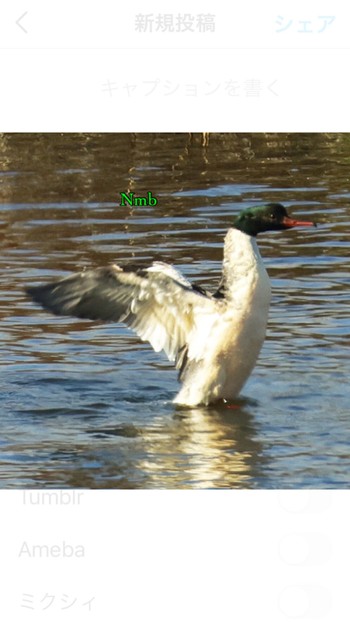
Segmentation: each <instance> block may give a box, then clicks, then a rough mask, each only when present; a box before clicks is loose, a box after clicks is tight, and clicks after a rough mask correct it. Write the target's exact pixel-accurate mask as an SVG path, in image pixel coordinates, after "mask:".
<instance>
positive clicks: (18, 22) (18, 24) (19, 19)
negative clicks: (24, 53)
mask: <svg viewBox="0 0 350 622" xmlns="http://www.w3.org/2000/svg"><path fill="white" fill-rule="evenodd" d="M27 13H28V11H26V12H25V13H23V15H21V17H19V18H18V19H17V20H16V24H17V26H19V27H20V28H21V29H22V30H23V32H25V33H26V34H28V30H26V29H25V28H24V26H22V24H20V21H21V19H23V17H25V16H26V15H27Z"/></svg>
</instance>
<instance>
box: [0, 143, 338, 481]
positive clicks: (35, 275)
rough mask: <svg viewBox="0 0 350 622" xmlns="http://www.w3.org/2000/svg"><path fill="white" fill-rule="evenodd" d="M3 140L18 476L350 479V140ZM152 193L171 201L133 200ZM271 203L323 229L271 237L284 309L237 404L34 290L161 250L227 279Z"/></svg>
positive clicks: (5, 421) (270, 263)
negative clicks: (44, 301) (183, 384)
mask: <svg viewBox="0 0 350 622" xmlns="http://www.w3.org/2000/svg"><path fill="white" fill-rule="evenodd" d="M2 152H3V153H2V155H3V158H2V161H3V168H2V171H1V172H0V197H1V204H0V228H1V231H2V236H1V246H2V248H1V258H0V262H1V271H0V279H1V303H0V315H1V329H0V330H1V333H0V348H1V380H0V382H1V387H0V390H1V406H0V424H1V436H0V485H1V486H2V487H29V486H30V487H36V486H40V487H88V488H101V487H104V488H205V487H209V488H242V487H246V488H295V487H296V488H304V487H312V488H340V487H348V484H349V479H350V476H349V473H350V451H349V447H350V408H349V404H350V390H349V383H348V378H349V342H350V338H349V333H350V320H349V309H350V305H349V302H350V296H349V283H350V276H349V274H350V271H349V264H350V260H349V255H350V254H349V241H348V239H349V236H348V228H349V227H348V222H349V215H350V211H349V202H350V177H349V174H348V170H349V168H348V161H349V157H350V139H349V137H348V136H347V135H327V136H325V135H248V134H245V135H236V136H235V135H224V134H222V135H211V136H210V141H209V147H207V148H204V147H202V146H201V140H200V137H198V136H192V137H191V136H190V135H186V134H181V135H180V134H178V135H128V134H125V135H119V136H118V135H104V136H103V135H102V136H98V135H89V136H81V135H80V136H79V135H66V136H65V135H46V136H30V135H22V136H21V135H14V136H11V135H10V136H8V137H7V139H6V140H5V141H4V142H3V144H2ZM147 190H150V191H152V194H153V195H154V196H156V197H158V205H157V206H155V207H135V208H132V207H120V206H119V202H120V196H119V193H120V192H121V191H133V192H134V193H135V195H136V196H140V195H141V196H142V194H143V193H145V192H146V191H147ZM267 201H280V202H282V203H284V204H285V205H286V206H288V209H289V211H290V212H291V213H292V214H293V215H297V216H298V217H302V218H308V219H313V220H317V221H318V223H319V226H318V228H317V229H315V230H307V231H306V230H293V231H289V232H283V233H276V234H264V235H262V236H261V238H260V249H261V253H262V255H263V257H264V259H265V262H266V266H267V268H268V271H269V274H270V277H271V281H272V286H273V299H272V305H271V313H270V322H269V327H268V334H267V338H266V342H265V345H264V347H263V350H262V353H261V356H260V359H259V362H258V364H257V366H256V368H255V370H254V372H253V374H252V376H251V377H250V379H249V381H248V382H247V384H246V386H245V387H244V389H243V391H242V396H241V397H240V399H239V400H237V404H236V406H237V407H236V408H234V409H232V408H230V409H229V408H223V407H220V408H218V407H210V408H195V409H188V410H184V409H181V410H178V409H176V408H175V407H174V406H173V404H172V399H173V397H174V396H175V394H176V392H177V390H178V385H177V379H176V377H177V374H176V372H175V371H174V370H173V368H172V366H171V365H170V364H169V363H168V361H167V360H166V358H165V356H164V355H159V354H156V353H154V352H153V350H152V349H151V348H150V347H149V346H148V345H147V344H144V343H141V342H140V341H139V340H138V339H137V337H135V336H134V335H133V333H131V332H130V331H129V330H128V329H126V328H124V327H122V326H120V325H112V324H108V325H104V324H101V323H97V322H83V321H79V320H73V319H69V318H59V319H58V318H55V317H52V316H50V315H48V314H46V313H44V312H43V311H41V310H40V309H38V308H37V307H35V305H34V304H32V303H30V302H29V301H27V300H26V298H25V296H24V294H23V289H24V287H25V286H26V285H28V284H30V283H39V282H44V281H45V280H48V279H50V278H53V277H57V276H62V275H65V274H67V273H69V272H70V271H73V270H77V269H81V268H82V267H83V266H101V265H105V264H108V263H109V262H111V261H115V262H117V263H121V264H122V263H123V261H129V262H132V263H145V264H147V263H149V262H150V261H152V260H153V259H157V260H162V261H168V262H170V263H174V264H176V266H177V267H178V268H180V269H181V270H182V271H183V273H184V274H185V275H186V276H187V277H188V278H190V279H193V280H196V282H197V283H198V284H200V285H202V286H204V287H206V288H209V289H210V288H211V287H212V288H215V286H216V285H217V283H218V280H219V278H220V266H221V258H222V245H223V237H224V234H225V231H226V229H227V227H228V226H229V225H230V222H231V218H232V215H234V214H236V213H237V212H238V211H239V210H240V209H242V207H245V206H248V205H255V204H260V203H264V202H267Z"/></svg>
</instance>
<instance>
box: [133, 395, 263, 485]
mask: <svg viewBox="0 0 350 622" xmlns="http://www.w3.org/2000/svg"><path fill="white" fill-rule="evenodd" d="M256 436H257V430H256V423H255V422H254V420H253V417H252V415H251V414H250V412H249V403H248V402H247V400H240V401H237V402H236V404H234V405H229V404H222V405H220V406H215V407H210V408H208V407H203V408H201V407H196V408H192V409H183V410H176V411H175V412H174V414H173V417H172V418H171V420H170V422H169V423H168V425H167V426H165V427H164V420H163V422H162V424H161V422H160V423H159V428H158V429H157V428H154V427H152V429H149V430H148V432H146V433H144V434H143V437H144V441H145V444H146V449H147V459H146V460H144V461H142V464H140V465H139V467H140V468H141V469H142V470H143V471H144V472H146V473H147V476H148V477H147V479H148V485H149V486H150V487H152V488H157V487H161V488H252V487H254V486H255V485H256V480H257V478H258V477H259V465H260V467H261V466H262V462H263V460H264V459H263V457H262V445H261V443H260V442H258V441H257V440H255V439H256ZM160 455H161V456H162V460H161V461H159V456H160ZM147 487H148V486H147Z"/></svg>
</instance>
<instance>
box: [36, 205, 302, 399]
mask: <svg viewBox="0 0 350 622" xmlns="http://www.w3.org/2000/svg"><path fill="white" fill-rule="evenodd" d="M297 226H314V223H313V222H309V221H302V220H293V219H292V218H290V217H289V216H288V214H287V211H286V209H285V207H283V205H281V204H279V203H269V204H268V205H263V206H261V207H252V208H248V209H245V210H243V211H242V212H241V213H240V214H239V215H238V216H237V217H236V219H235V220H234V222H233V224H232V227H231V228H230V229H229V230H228V233H227V234H226V237H225V245H224V258H223V268H222V278H221V282H220V284H219V287H218V289H217V290H216V292H215V293H214V294H210V293H208V292H207V291H205V290H204V289H202V288H201V287H199V286H197V285H191V283H190V282H189V281H188V280H187V279H186V278H185V277H184V276H183V275H182V274H181V273H180V272H178V271H177V270H176V269H175V268H174V267H173V266H171V265H169V264H166V263H163V262H160V261H155V262H154V263H153V264H152V265H151V266H150V267H149V268H146V269H142V270H135V271H130V270H128V268H127V267H125V268H121V267H120V266H117V265H115V264H113V265H110V266H108V267H105V268H97V269H94V270H84V271H82V272H79V273H77V274H74V275H71V276H68V277H66V278H64V279H61V280H58V281H54V282H52V283H49V284H46V285H43V286H39V287H31V288H29V289H28V290H27V293H28V294H29V296H30V297H31V298H32V299H33V300H34V301H35V302H38V303H39V304H40V305H42V307H44V308H45V309H48V310H49V311H51V312H52V313H54V314H56V315H70V316H75V317H78V318H85V319H89V320H103V321H114V322H125V324H127V326H129V327H130V328H132V329H133V330H134V331H135V332H136V333H137V334H138V336H139V337H140V338H141V339H142V341H149V342H150V344H151V345H152V347H153V348H154V350H155V351H156V352H159V351H160V350H164V352H165V353H166V355H167V357H168V359H169V360H170V361H175V365H176V367H177V369H178V370H179V380H180V381H181V382H182V387H181V389H180V391H179V393H178V394H177V396H176V397H175V399H174V403H176V404H179V405H183V406H197V405H199V404H203V405H208V404H211V403H214V402H217V401H218V400H223V401H224V402H226V401H231V400H233V399H234V398H236V397H237V395H238V393H239V392H240V390H241V389H242V387H243V385H244V383H245V382H246V380H247V379H248V377H249V375H250V373H251V372H252V370H253V367H254V365H255V363H256V360H257V358H258V355H259V352H260V349H261V347H262V344H263V342H264V339H265V332H266V326H267V320H268V311H269V306H270V298H271V287H270V281H269V278H268V275H267V272H266V269H265V267H264V264H263V262H262V260H261V256H260V253H259V249H258V246H257V243H256V239H255V238H256V236H257V235H258V233H262V232H264V231H280V230H283V229H290V228H292V227H297Z"/></svg>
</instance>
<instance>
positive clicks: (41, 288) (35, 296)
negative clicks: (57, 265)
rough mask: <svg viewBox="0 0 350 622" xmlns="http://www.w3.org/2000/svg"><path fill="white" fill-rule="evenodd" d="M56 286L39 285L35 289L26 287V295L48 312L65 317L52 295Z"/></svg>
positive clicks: (50, 284) (48, 284)
mask: <svg viewBox="0 0 350 622" xmlns="http://www.w3.org/2000/svg"><path fill="white" fill-rule="evenodd" d="M54 287H55V284H52V283H47V284H46V285H37V286H34V287H26V288H25V293H26V296H27V298H29V299H30V300H32V302H35V303H36V304H38V305H40V306H41V307H42V308H43V309H45V310H46V311H49V312H50V313H53V314H54V315H65V314H64V312H63V311H62V310H61V309H60V308H59V307H57V305H56V304H55V303H54V301H53V300H52V297H51V294H52V290H53V288H54Z"/></svg>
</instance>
